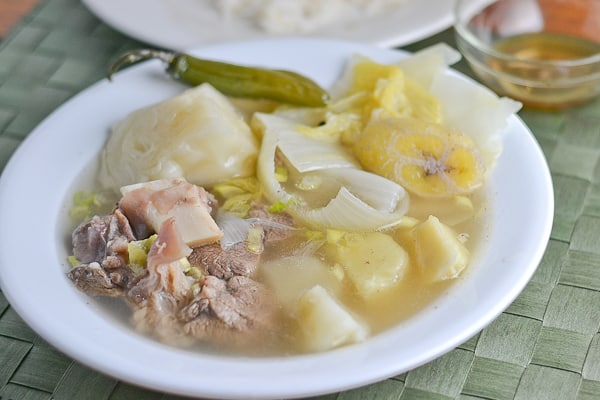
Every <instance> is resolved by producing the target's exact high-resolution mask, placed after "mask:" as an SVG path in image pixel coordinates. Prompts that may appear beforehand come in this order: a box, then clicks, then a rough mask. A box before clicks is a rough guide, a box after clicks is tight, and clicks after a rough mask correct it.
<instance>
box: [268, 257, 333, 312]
mask: <svg viewBox="0 0 600 400" xmlns="http://www.w3.org/2000/svg"><path fill="white" fill-rule="evenodd" d="M260 274H261V277H262V280H263V281H264V282H265V284H266V285H267V286H268V287H269V288H271V289H272V290H273V292H274V293H275V297H276V298H277V300H278V301H279V303H280V304H281V306H282V307H283V308H284V309H286V310H289V311H290V312H291V311H293V310H295V309H296V307H297V305H298V300H299V299H300V297H301V296H302V295H303V294H304V293H305V292H306V291H307V290H309V289H310V288H312V287H313V286H315V285H316V284H320V285H322V286H323V287H324V288H325V289H327V290H330V291H332V292H333V293H337V292H339V289H340V282H339V281H338V280H337V278H336V277H335V275H334V273H333V272H332V270H331V268H330V266H329V265H327V264H325V263H324V262H323V261H321V260H319V259H318V258H316V257H313V256H304V255H296V256H290V257H284V258H280V259H277V260H269V261H267V262H265V263H263V264H262V265H261V267H260Z"/></svg>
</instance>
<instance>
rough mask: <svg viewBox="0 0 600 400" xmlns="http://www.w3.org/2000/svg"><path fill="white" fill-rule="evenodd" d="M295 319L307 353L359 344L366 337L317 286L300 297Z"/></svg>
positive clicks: (363, 329)
mask: <svg viewBox="0 0 600 400" xmlns="http://www.w3.org/2000/svg"><path fill="white" fill-rule="evenodd" d="M297 316H298V324H299V326H300V329H301V331H302V333H303V335H304V340H305V342H304V344H305V347H306V349H307V350H309V351H324V350H328V349H332V348H335V347H338V346H342V345H346V344H350V343H356V342H361V341H363V340H365V339H366V338H367V337H368V335H369V329H368V327H367V325H365V324H364V323H362V322H361V321H359V320H358V319H357V318H355V317H354V316H353V315H352V314H351V313H350V312H349V311H348V310H347V309H346V308H345V307H344V306H343V305H342V304H341V303H339V302H338V301H337V300H336V299H335V298H334V297H333V296H332V295H331V294H330V293H329V292H328V291H327V290H325V289H324V288H323V287H322V286H320V285H315V286H313V287H312V288H311V289H309V290H308V291H307V292H306V293H304V295H303V296H302V297H300V301H299V302H298V309H297Z"/></svg>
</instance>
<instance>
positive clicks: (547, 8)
mask: <svg viewBox="0 0 600 400" xmlns="http://www.w3.org/2000/svg"><path fill="white" fill-rule="evenodd" d="M454 28H455V32H456V39H457V45H458V48H459V50H460V51H461V52H462V54H463V55H464V57H465V59H466V60H467V62H468V63H469V65H470V66H471V68H472V69H473V71H474V72H475V73H476V74H477V75H478V76H479V78H480V79H481V80H482V81H483V82H484V83H486V84H487V85H488V86H489V87H490V88H491V89H493V90H494V91H496V92H497V93H499V94H501V95H505V96H508V97H512V98H514V99H516V100H519V101H521V102H523V104H524V105H527V106H532V107H537V108H549V109H560V108H565V107H569V106H573V105H576V104H580V103H583V102H586V101H588V100H590V99H592V98H594V97H596V96H597V95H598V94H599V93H600V1H598V0H497V1H491V0H457V1H456V5H455V25H454Z"/></svg>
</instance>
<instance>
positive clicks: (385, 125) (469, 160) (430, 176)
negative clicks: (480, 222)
mask: <svg viewBox="0 0 600 400" xmlns="http://www.w3.org/2000/svg"><path fill="white" fill-rule="evenodd" d="M354 153H355V155H356V157H357V158H358V159H359V161H360V162H361V164H362V165H363V167H364V168H365V169H367V170H369V171H371V172H374V173H376V174H379V175H382V176H384V177H386V178H388V179H390V180H393V181H395V182H397V183H399V184H400V185H402V186H404V188H405V189H407V190H408V191H410V192H412V193H414V194H417V195H419V196H422V197H448V196H453V195H459V194H468V193H471V192H473V191H474V190H475V189H477V188H479V187H480V186H481V185H482V183H483V180H484V174H485V165H484V163H483V160H482V158H481V156H480V154H479V151H478V150H477V147H476V146H475V144H474V143H473V141H472V140H471V139H470V138H469V137H468V136H467V135H465V134H463V133H461V132H459V131H455V130H450V129H447V128H446V127H444V126H443V125H440V124H436V123H430V122H426V121H422V120H417V119H414V118H387V119H383V120H371V122H370V123H369V124H368V125H367V126H366V127H365V129H364V130H363V132H362V133H361V135H360V136H359V138H358V140H357V142H356V144H355V146H354Z"/></svg>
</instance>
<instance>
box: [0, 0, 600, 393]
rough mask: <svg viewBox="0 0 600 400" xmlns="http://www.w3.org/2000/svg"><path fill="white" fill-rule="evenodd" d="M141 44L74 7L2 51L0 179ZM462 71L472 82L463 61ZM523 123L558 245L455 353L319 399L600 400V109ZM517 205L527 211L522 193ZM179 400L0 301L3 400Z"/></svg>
mask: <svg viewBox="0 0 600 400" xmlns="http://www.w3.org/2000/svg"><path fill="white" fill-rule="evenodd" d="M438 41H446V42H448V43H449V44H450V45H454V41H453V37H452V31H451V30H447V31H445V32H442V33H441V34H438V35H435V36H433V37H432V38H429V39H427V40H423V41H421V42H419V43H417V44H414V45H411V46H407V47H406V49H407V50H410V51H413V50H417V49H418V48H422V47H426V46H428V45H430V44H433V43H436V42H438ZM139 45H140V43H138V42H136V41H135V40H132V39H129V38H127V37H125V36H123V35H121V34H120V33H118V32H115V31H114V30H112V29H111V28H109V27H107V26H106V25H104V24H103V23H101V22H100V21H99V20H98V19H97V18H95V17H94V16H93V15H91V14H90V13H89V12H88V11H87V9H86V8H85V7H84V6H83V5H82V4H81V3H80V2H79V1H77V0H46V1H43V2H42V3H41V4H40V5H39V6H38V7H37V8H36V9H35V10H34V11H33V12H32V13H31V14H30V15H28V16H27V17H26V18H25V19H24V20H23V21H22V23H21V24H20V25H19V26H17V27H16V28H15V29H14V30H13V31H12V32H11V33H10V34H9V35H8V36H7V37H6V38H5V40H4V41H3V42H1V43H0V170H1V169H2V168H3V167H4V165H5V164H6V162H7V160H8V159H9V157H10V155H11V154H12V152H13V151H14V150H15V149H16V147H17V146H18V145H19V144H20V142H21V141H22V140H23V139H24V138H25V137H26V136H27V135H28V134H29V133H30V132H31V130H32V129H33V128H34V127H35V126H36V125H37V124H38V123H39V122H40V121H41V120H42V119H43V118H44V117H46V116H47V115H48V114H49V113H51V112H52V111H53V110H54V109H55V108H56V107H57V106H59V105H60V104H61V103H63V102H64V101H65V100H67V99H68V98H70V97H71V96H72V95H74V94H75V93H77V92H78V91H80V90H81V89H83V88H84V87H86V86H88V85H90V84H91V83H94V82H95V81H97V80H99V79H101V78H103V77H104V76H105V73H106V71H105V69H106V66H107V65H108V64H109V62H110V61H111V60H113V59H114V57H115V56H116V55H118V54H121V53H122V52H123V51H124V50H126V49H130V48H134V47H138V46H139ZM457 69H459V70H461V71H463V72H465V73H467V74H470V70H469V69H468V67H467V66H466V64H465V63H464V62H462V63H460V64H459V65H458V66H457ZM520 116H521V117H522V118H523V119H524V121H525V122H526V123H527V124H528V126H529V127H530V128H531V130H532V131H533V133H534V134H535V136H536V138H537V140H538V141H539V143H540V145H541V147H542V149H543V151H544V153H545V155H546V157H547V159H548V163H549V165H550V168H551V171H552V174H553V175H552V177H553V181H554V185H555V191H556V195H555V198H556V212H555V223H554V227H553V230H552V236H551V240H550V243H549V245H548V249H547V251H546V254H545V256H544V258H543V260H542V262H541V265H540V266H539V268H538V271H537V272H536V274H535V275H534V277H533V279H532V280H531V282H530V283H529V284H528V285H527V287H526V288H525V290H524V291H523V293H522V294H521V295H520V296H519V297H518V298H517V299H516V300H515V302H514V303H513V304H512V305H511V306H510V307H509V308H508V309H507V310H506V312H504V313H503V314H501V316H500V317H499V318H497V319H496V320H495V321H494V322H493V323H491V324H490V325H489V326H488V327H486V328H485V329H484V330H483V331H482V332H480V333H479V334H477V335H476V336H475V337H474V338H472V339H471V340H469V341H468V342H466V343H464V344H463V345H461V346H459V347H458V348H457V349H455V350H453V351H451V352H449V353H447V354H446V355H444V356H442V357H440V358H438V359H436V360H434V361H432V362H430V363H428V364H426V365H424V366H422V367H420V368H417V369H414V370H412V371H409V372H407V373H405V374H402V375H400V376H397V377H394V378H391V379H388V380H385V381H383V382H380V383H377V384H373V385H369V386H366V387H363V388H359V389H356V390H351V391H347V392H343V393H337V394H332V395H328V396H321V397H319V399H340V400H342V399H343V400H352V399H357V400H358V399H401V400H404V399H409V400H412V399H417V400H419V399H432V400H438V399H439V400H450V399H464V400H467V399H493V400H496V399H497V400H503V399H519V400H537V399H539V400H554V399H556V400H564V399H577V400H592V399H599V398H600V334H599V328H600V184H599V181H600V162H599V160H600V101H596V102H593V103H591V104H588V105H586V106H583V107H579V108H576V109H571V110H569V111H567V112H555V113H549V112H539V111H533V110H523V111H521V112H520ZM515 195H519V196H523V199H524V201H526V193H517V194H515ZM0 223H1V221H0ZM526 223H527V221H523V224H526ZM515 240H518V238H515ZM180 398H181V397H177V396H173V395H168V394H162V393H158V392H154V391H150V390H146V389H142V388H138V387H136V386H134V385H131V384H127V383H124V382H121V381H119V380H117V379H114V378H112V377H107V376H105V375H103V374H100V373H98V372H96V371H93V370H91V369H89V368H87V367H85V366H82V365H81V364H79V363H77V362H76V361H73V360H71V359H70V358H68V357H66V356H65V355H63V354H62V353H60V352H58V351H56V350H55V349H54V348H52V347H51V346H49V345H48V344H47V343H46V342H45V341H44V340H43V339H41V338H40V337H38V336H37V335H36V334H35V333H34V332H33V331H32V330H31V329H30V328H29V327H28V326H27V325H26V324H24V323H23V321H22V320H21V319H20V318H19V316H18V315H17V314H16V313H15V312H14V310H13V309H12V308H11V307H10V305H9V304H8V302H7V301H6V299H5V297H4V296H3V295H2V293H0V399H1V400H7V399H13V400H24V399H57V400H63V399H64V400H74V399H82V400H87V399H90V400H92V399H98V400H107V399H110V400H134V399H135V400H138V399H163V400H164V399H180Z"/></svg>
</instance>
